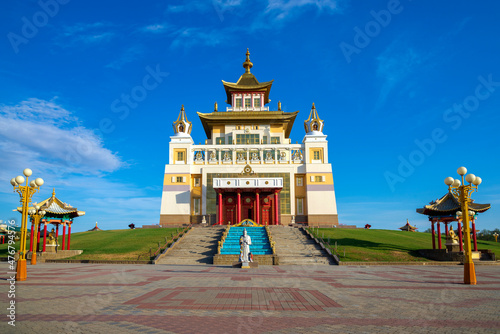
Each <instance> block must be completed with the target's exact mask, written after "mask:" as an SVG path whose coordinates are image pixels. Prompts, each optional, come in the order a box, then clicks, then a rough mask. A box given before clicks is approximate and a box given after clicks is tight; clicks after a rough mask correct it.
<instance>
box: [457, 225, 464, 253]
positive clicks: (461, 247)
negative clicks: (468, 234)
mask: <svg viewBox="0 0 500 334" xmlns="http://www.w3.org/2000/svg"><path fill="white" fill-rule="evenodd" d="M458 243H459V245H460V251H461V252H463V251H464V245H463V237H462V224H460V220H459V221H458Z"/></svg>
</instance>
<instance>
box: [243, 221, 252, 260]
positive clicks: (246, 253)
mask: <svg viewBox="0 0 500 334" xmlns="http://www.w3.org/2000/svg"><path fill="white" fill-rule="evenodd" d="M251 244H252V238H250V236H249V235H248V234H247V229H244V230H243V235H242V236H241V237H240V261H241V262H253V261H252V259H251V258H250V245H251Z"/></svg>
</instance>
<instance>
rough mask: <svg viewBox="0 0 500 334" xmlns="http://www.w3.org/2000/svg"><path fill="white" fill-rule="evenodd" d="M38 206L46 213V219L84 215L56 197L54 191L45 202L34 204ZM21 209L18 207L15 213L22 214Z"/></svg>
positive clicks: (83, 212)
mask: <svg viewBox="0 0 500 334" xmlns="http://www.w3.org/2000/svg"><path fill="white" fill-rule="evenodd" d="M34 204H35V205H38V206H39V207H40V208H41V209H42V210H44V211H45V212H46V214H45V217H46V218H50V217H52V218H59V217H63V216H69V217H70V218H74V217H80V216H83V215H85V211H78V209H77V208H75V207H72V206H71V205H69V204H67V203H64V202H63V201H61V200H60V199H58V198H57V197H56V192H55V190H53V191H52V196H51V197H49V198H47V199H46V200H43V201H41V202H40V203H34ZM32 208H34V205H33V206H31V207H29V208H28V209H32ZM22 210H23V208H22V207H18V208H17V211H19V212H22Z"/></svg>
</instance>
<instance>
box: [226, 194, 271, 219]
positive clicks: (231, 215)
mask: <svg viewBox="0 0 500 334" xmlns="http://www.w3.org/2000/svg"><path fill="white" fill-rule="evenodd" d="M223 202H224V211H223V214H224V217H223V224H231V225H234V224H238V223H239V222H238V221H237V196H236V194H231V193H230V194H227V193H226V194H224V195H223ZM259 202H260V203H259V206H258V207H259V211H260V212H259V222H258V223H259V224H262V225H272V224H274V220H273V214H272V212H273V207H274V199H273V198H272V196H271V194H267V195H266V194H261V196H260V199H259ZM256 217H257V205H256V197H255V194H250V195H247V194H244V195H242V196H241V220H245V219H251V220H253V221H256Z"/></svg>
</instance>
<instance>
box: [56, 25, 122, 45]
mask: <svg viewBox="0 0 500 334" xmlns="http://www.w3.org/2000/svg"><path fill="white" fill-rule="evenodd" d="M113 27H114V26H113V25H112V24H111V23H108V22H94V23H77V24H74V25H71V26H65V27H63V29H62V33H61V34H60V35H59V36H58V37H57V44H58V45H59V46H62V47H67V46H75V45H77V46H81V45H82V44H98V43H105V42H108V41H110V40H111V39H113V38H114V37H115V36H116V33H115V32H114V31H110V30H111V29H112V28H113Z"/></svg>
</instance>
